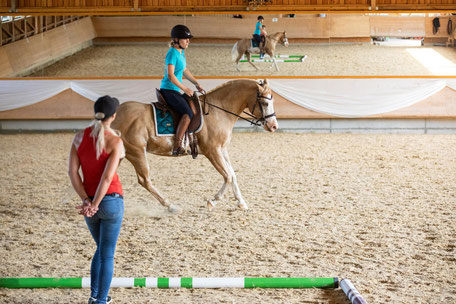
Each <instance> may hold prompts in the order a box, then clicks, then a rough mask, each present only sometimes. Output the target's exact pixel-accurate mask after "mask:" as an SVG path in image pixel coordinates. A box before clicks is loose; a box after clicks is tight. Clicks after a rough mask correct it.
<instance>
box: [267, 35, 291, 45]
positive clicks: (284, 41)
mask: <svg viewBox="0 0 456 304" xmlns="http://www.w3.org/2000/svg"><path fill="white" fill-rule="evenodd" d="M269 39H271V40H274V41H277V42H279V39H276V38H272V37H269ZM282 40H283V41H282V45H285V43H287V42H288V38H287V34H283V38H282Z"/></svg>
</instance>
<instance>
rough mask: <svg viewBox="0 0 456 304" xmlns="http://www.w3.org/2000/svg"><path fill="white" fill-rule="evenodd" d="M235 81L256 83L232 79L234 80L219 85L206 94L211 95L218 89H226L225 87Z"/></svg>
mask: <svg viewBox="0 0 456 304" xmlns="http://www.w3.org/2000/svg"><path fill="white" fill-rule="evenodd" d="M235 81H246V82H247V81H248V82H250V81H254V82H255V83H257V81H256V80H254V79H234V80H230V81H227V82H224V83H222V84H221V85H218V86H216V87H215V88H213V89H212V90H210V91H208V92H207V93H206V94H211V93H213V92H214V91H218V90H219V89H222V88H224V87H226V86H228V85H230V84H232V83H233V82H235Z"/></svg>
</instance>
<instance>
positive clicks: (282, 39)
mask: <svg viewBox="0 0 456 304" xmlns="http://www.w3.org/2000/svg"><path fill="white" fill-rule="evenodd" d="M279 42H280V43H282V44H283V45H284V46H288V38H287V32H285V31H284V32H283V33H282V34H281V35H280V39H279Z"/></svg>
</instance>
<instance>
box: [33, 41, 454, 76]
mask: <svg viewBox="0 0 456 304" xmlns="http://www.w3.org/2000/svg"><path fill="white" fill-rule="evenodd" d="M231 48H232V45H202V44H192V45H190V47H189V48H188V49H187V50H186V58H187V66H188V68H189V69H190V71H191V72H192V73H193V74H194V75H195V76H221V75H223V76H342V75H351V76H356V75H370V76H375V75H388V76H389V75H409V76H416V75H456V51H455V49H454V48H446V47H439V46H434V47H401V46H396V47H389V46H379V45H368V44H352V45H305V44H290V46H289V47H284V46H278V47H277V49H276V50H277V54H288V55H307V56H308V58H307V59H306V60H305V61H304V62H303V63H278V65H279V69H280V71H278V72H276V71H275V69H274V68H273V69H270V68H269V67H270V66H271V64H270V63H255V64H256V65H257V66H258V67H259V68H260V71H255V70H254V68H253V67H252V66H250V65H249V64H248V63H240V68H241V72H237V71H236V69H235V65H234V63H233V62H232V61H231ZM167 50H168V46H167V44H166V43H153V44H150V43H149V44H132V45H125V44H124V45H104V46H94V47H90V48H87V49H84V50H82V51H80V52H78V53H76V54H74V55H72V56H69V57H66V58H65V59H62V60H60V61H58V62H56V63H54V64H52V65H50V66H48V67H46V68H44V69H42V70H39V71H36V72H35V73H33V74H31V75H30V76H37V77H38V76H46V77H75V76H78V77H96V76H98V77H114V76H123V77H127V76H160V77H163V76H164V69H165V68H164V57H165V54H166V52H167Z"/></svg>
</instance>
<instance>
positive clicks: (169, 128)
mask: <svg viewBox="0 0 456 304" xmlns="http://www.w3.org/2000/svg"><path fill="white" fill-rule="evenodd" d="M152 109H153V111H154V114H153V115H154V118H155V119H154V121H155V132H156V133H157V134H156V135H157V136H173V135H174V134H175V133H176V131H175V130H174V119H173V116H172V115H171V113H170V112H169V111H167V112H166V114H165V117H163V111H162V110H160V109H159V108H157V107H156V106H155V103H154V102H152ZM199 113H200V116H201V124H200V125H199V127H198V129H197V130H195V131H194V132H193V133H198V132H199V131H201V129H202V128H203V123H204V120H203V111H201V104H199Z"/></svg>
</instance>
